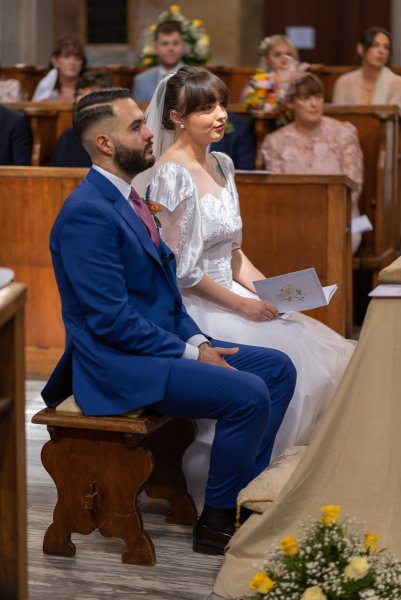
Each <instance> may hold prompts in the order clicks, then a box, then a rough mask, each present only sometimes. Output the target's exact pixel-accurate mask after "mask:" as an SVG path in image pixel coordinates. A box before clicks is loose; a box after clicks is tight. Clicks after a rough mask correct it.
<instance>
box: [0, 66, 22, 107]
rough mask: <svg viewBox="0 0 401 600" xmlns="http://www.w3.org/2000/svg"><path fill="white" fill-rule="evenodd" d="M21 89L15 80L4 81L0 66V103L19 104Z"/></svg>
mask: <svg viewBox="0 0 401 600" xmlns="http://www.w3.org/2000/svg"><path fill="white" fill-rule="evenodd" d="M21 100H22V87H21V83H20V82H19V81H17V79H5V78H4V76H3V75H2V70H1V64H0V102H20V101H21Z"/></svg>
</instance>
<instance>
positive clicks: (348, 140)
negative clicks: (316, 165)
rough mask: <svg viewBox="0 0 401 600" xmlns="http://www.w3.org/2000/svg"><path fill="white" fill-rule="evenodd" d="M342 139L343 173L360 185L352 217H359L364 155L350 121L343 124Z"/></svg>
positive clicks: (353, 204) (355, 193) (355, 195)
mask: <svg viewBox="0 0 401 600" xmlns="http://www.w3.org/2000/svg"><path fill="white" fill-rule="evenodd" d="M342 125H343V127H342V134H341V137H340V140H341V145H342V157H341V159H342V171H343V173H344V175H347V176H348V177H349V178H350V179H352V180H353V181H355V182H356V183H357V184H358V189H357V190H355V191H354V192H352V216H353V217H356V216H357V215H359V206H358V200H359V196H360V193H361V190H362V183H363V154H362V149H361V146H360V143H359V138H358V132H357V130H356V128H355V127H354V125H352V124H351V123H349V122H348V121H346V122H344V123H342Z"/></svg>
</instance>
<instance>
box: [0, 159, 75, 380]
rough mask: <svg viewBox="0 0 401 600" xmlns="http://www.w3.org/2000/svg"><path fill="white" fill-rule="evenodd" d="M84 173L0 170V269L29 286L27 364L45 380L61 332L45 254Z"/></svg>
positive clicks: (61, 345)
mask: <svg viewBox="0 0 401 600" xmlns="http://www.w3.org/2000/svg"><path fill="white" fill-rule="evenodd" d="M86 172H87V170H86V169H60V168H44V167H0V222H1V223H2V224H3V227H2V234H1V236H0V264H1V265H3V266H7V267H10V268H11V269H13V271H14V272H15V277H16V279H17V280H18V281H24V282H25V283H26V284H27V286H28V302H27V306H26V360H27V371H28V374H29V375H30V376H38V377H46V376H47V375H49V373H50V372H51V371H52V369H53V368H54V366H55V365H56V362H57V360H58V359H59V357H60V356H61V353H62V351H63V349H64V327H63V323H62V320H61V307H60V300H59V294H58V290H57V286H56V282H55V279H54V275H53V267H52V263H51V257H50V251H49V235H50V229H51V227H52V225H53V222H54V219H55V218H56V216H57V214H58V212H59V210H60V207H61V205H62V203H63V201H64V200H65V198H66V197H67V196H68V194H69V193H70V192H71V191H72V190H73V189H74V188H75V186H76V185H77V184H78V183H79V182H80V181H81V180H82V179H83V177H84V176H85V174H86Z"/></svg>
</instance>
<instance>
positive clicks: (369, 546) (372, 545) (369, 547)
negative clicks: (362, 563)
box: [363, 533, 379, 554]
mask: <svg viewBox="0 0 401 600" xmlns="http://www.w3.org/2000/svg"><path fill="white" fill-rule="evenodd" d="M378 539H379V536H378V535H375V534H374V533H365V539H364V543H363V545H364V547H365V550H366V552H368V553H369V554H374V553H375V552H376V550H377V541H378Z"/></svg>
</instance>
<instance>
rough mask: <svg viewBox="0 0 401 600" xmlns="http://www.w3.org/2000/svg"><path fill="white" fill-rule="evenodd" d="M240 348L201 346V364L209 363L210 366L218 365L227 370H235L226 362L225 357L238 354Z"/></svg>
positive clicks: (199, 358) (199, 357)
mask: <svg viewBox="0 0 401 600" xmlns="http://www.w3.org/2000/svg"><path fill="white" fill-rule="evenodd" d="M238 351H239V348H211V347H210V346H209V345H208V344H201V345H200V346H199V356H198V360H199V362H203V363H207V364H208V365H216V366H217V367H224V368H226V369H234V367H231V366H230V365H229V364H228V363H227V362H226V361H225V360H224V357H225V356H229V355H230V354H237V352H238Z"/></svg>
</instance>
